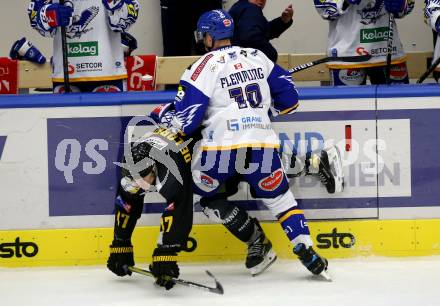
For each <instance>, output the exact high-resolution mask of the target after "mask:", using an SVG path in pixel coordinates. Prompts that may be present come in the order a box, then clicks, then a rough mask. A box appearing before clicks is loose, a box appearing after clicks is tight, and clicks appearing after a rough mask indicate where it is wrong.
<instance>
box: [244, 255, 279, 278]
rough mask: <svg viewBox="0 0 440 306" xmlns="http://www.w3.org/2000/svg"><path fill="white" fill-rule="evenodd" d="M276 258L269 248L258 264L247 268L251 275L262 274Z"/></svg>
mask: <svg viewBox="0 0 440 306" xmlns="http://www.w3.org/2000/svg"><path fill="white" fill-rule="evenodd" d="M276 259H277V254H276V253H275V252H274V251H273V250H270V251H269V253H267V255H266V256H265V257H264V260H263V261H262V262H261V263H260V264H258V265H256V266H255V267H252V268H250V269H249V270H250V271H251V274H252V276H253V277H255V276H258V275H260V274H262V273H263V272H264V271H266V270H267V269H268V268H269V267H270V266H271V265H272V264H273V263H274V262H275V260H276Z"/></svg>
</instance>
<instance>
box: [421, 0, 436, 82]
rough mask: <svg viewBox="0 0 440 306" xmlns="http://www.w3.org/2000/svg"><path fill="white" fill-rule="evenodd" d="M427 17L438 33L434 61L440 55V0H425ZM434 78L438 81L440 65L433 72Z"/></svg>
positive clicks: (429, 23)
mask: <svg viewBox="0 0 440 306" xmlns="http://www.w3.org/2000/svg"><path fill="white" fill-rule="evenodd" d="M424 13H425V19H426V22H427V23H428V25H429V26H430V27H431V28H432V29H433V31H435V33H436V35H437V39H436V40H435V46H434V57H433V58H432V62H434V61H435V60H436V59H438V57H439V56H440V40H439V39H438V38H439V33H440V18H439V17H440V1H438V0H437V1H436V0H425V9H424ZM433 74H434V78H435V79H436V81H437V82H438V79H439V75H440V66H437V67H436V68H435V70H434V72H433Z"/></svg>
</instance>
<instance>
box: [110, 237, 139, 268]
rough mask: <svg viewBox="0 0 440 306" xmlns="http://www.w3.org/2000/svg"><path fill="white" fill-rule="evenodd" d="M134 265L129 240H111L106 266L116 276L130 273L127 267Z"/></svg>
mask: <svg viewBox="0 0 440 306" xmlns="http://www.w3.org/2000/svg"><path fill="white" fill-rule="evenodd" d="M132 266H134V258H133V246H132V245H131V241H130V240H116V239H115V240H113V242H112V244H111V246H110V256H109V258H108V260H107V268H108V269H109V270H110V271H112V272H113V273H115V274H116V275H118V276H125V275H131V271H130V270H128V267H132Z"/></svg>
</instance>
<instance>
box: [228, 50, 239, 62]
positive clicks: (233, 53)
mask: <svg viewBox="0 0 440 306" xmlns="http://www.w3.org/2000/svg"><path fill="white" fill-rule="evenodd" d="M228 55H229V57H230V58H231V60H235V59H237V52H235V51H234V52H228Z"/></svg>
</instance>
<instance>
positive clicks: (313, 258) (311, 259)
mask: <svg viewBox="0 0 440 306" xmlns="http://www.w3.org/2000/svg"><path fill="white" fill-rule="evenodd" d="M293 253H295V254H296V255H297V256H298V258H299V260H300V261H301V263H302V264H303V265H304V266H305V267H306V268H307V270H309V271H310V272H312V274H314V275H319V276H322V277H323V278H324V279H325V280H327V281H332V279H331V277H330V274H329V273H328V272H327V267H328V261H327V259H325V258H324V257H322V256H320V255H319V254H318V253H316V252H315V250H314V249H313V248H312V247H311V246H310V247H308V248H307V247H306V246H305V244H304V243H298V244H297V245H296V246H295V247H294V248H293Z"/></svg>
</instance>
